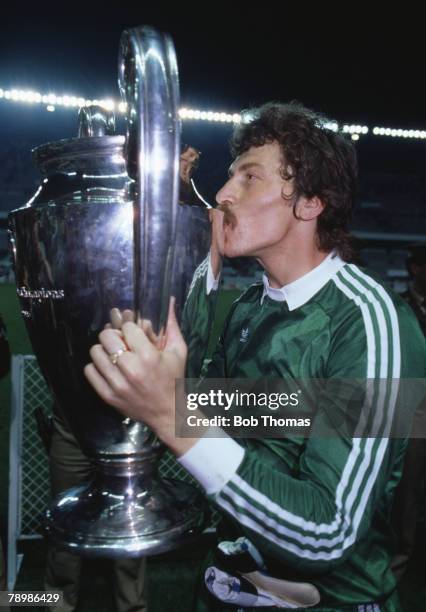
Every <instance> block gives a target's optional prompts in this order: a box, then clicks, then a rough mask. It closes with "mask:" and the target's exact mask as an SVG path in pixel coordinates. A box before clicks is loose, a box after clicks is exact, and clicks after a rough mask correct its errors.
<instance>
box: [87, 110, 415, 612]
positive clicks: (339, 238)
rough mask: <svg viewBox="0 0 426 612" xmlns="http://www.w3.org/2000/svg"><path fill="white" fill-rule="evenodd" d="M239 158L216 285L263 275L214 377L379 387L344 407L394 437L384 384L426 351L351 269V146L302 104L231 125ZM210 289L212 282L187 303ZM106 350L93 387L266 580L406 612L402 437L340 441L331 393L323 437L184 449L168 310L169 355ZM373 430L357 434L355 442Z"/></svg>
mask: <svg viewBox="0 0 426 612" xmlns="http://www.w3.org/2000/svg"><path fill="white" fill-rule="evenodd" d="M233 153H234V156H235V160H234V162H233V164H232V165H231V168H230V178H229V180H228V181H227V183H226V184H225V185H224V186H223V187H222V189H221V190H220V191H219V193H218V194H217V201H218V203H219V208H220V210H221V211H222V213H223V219H222V224H220V223H219V227H216V238H215V241H214V244H215V245H216V249H214V250H213V252H212V258H211V267H212V269H211V270H210V276H216V273H217V270H218V267H219V263H220V257H219V256H220V255H221V254H224V255H226V256H228V257H237V256H239V257H241V256H251V257H256V258H257V260H258V261H259V262H260V263H261V265H262V266H263V268H264V270H265V277H264V281H263V283H260V284H256V285H253V286H252V287H250V288H249V289H248V290H247V291H246V292H245V293H244V294H243V295H242V297H241V298H240V299H239V300H237V302H236V303H235V304H234V305H233V308H232V310H231V313H230V315H229V316H228V319H227V322H226V324H225V327H224V331H223V334H222V337H221V339H220V342H219V346H218V348H217V350H216V352H215V355H214V356H213V359H212V362H211V364H210V365H209V367H208V371H207V376H212V377H227V378H246V377H247V378H253V379H255V378H256V379H259V378H262V377H264V378H268V377H277V376H278V377H282V378H283V379H290V380H296V379H300V378H312V379H318V378H322V379H339V380H340V379H361V380H364V381H365V383H366V387H367V382H368V380H373V382H374V388H373V392H372V393H371V394H370V393H369V392H368V390H367V391H366V393H365V399H364V401H363V403H362V404H361V405H356V406H351V409H352V410H355V411H358V415H359V423H360V427H361V424H362V418H361V417H363V413H364V410H367V409H368V410H369V411H371V414H372V415H373V417H374V421H375V423H376V425H377V426H378V431H380V432H382V433H384V435H386V434H387V433H388V431H389V423H390V422H391V421H392V419H393V416H394V411H395V410H396V405H395V402H396V397H395V395H393V394H391V395H390V396H389V395H387V396H383V394H382V392H381V390H380V389H379V388H378V384H377V383H378V381H380V380H382V379H391V380H392V379H394V380H395V379H396V380H397V379H399V378H400V377H402V376H408V373H409V375H410V376H418V377H420V376H424V366H425V364H424V345H423V342H422V339H421V337H420V335H419V330H418V326H417V324H416V321H415V319H414V317H413V316H412V314H411V313H410V310H409V308H408V307H407V305H406V304H405V303H404V301H403V300H401V299H399V298H398V297H397V296H395V295H391V294H390V293H388V292H387V291H386V290H385V289H384V287H382V285H381V284H380V283H379V282H378V281H376V280H375V279H373V278H372V277H371V276H370V275H368V274H367V273H366V272H365V271H363V270H360V269H359V268H358V267H356V266H354V265H351V264H349V263H346V261H347V260H348V259H349V257H350V255H351V249H350V243H349V236H348V233H347V224H348V220H349V217H350V214H351V212H352V208H353V203H354V189H355V182H356V159H355V153H354V150H353V148H352V146H351V144H350V143H349V142H347V141H346V140H344V139H343V138H342V137H341V136H340V135H339V134H336V133H335V132H333V131H331V130H329V129H327V128H326V127H325V120H324V119H323V118H322V117H319V116H318V115H316V114H315V113H313V112H311V111H309V110H307V109H305V108H303V107H301V106H299V105H297V104H289V105H281V104H268V105H265V106H264V107H262V108H260V109H259V110H258V111H257V112H256V114H255V116H254V119H253V120H252V121H251V122H250V123H247V124H242V125H241V126H240V127H239V128H238V129H237V130H236V133H235V135H234V139H233ZM217 214H218V215H220V213H217ZM216 225H217V217H216ZM210 284H211V283H210ZM204 288H205V289H206V293H207V292H208V290H209V289H210V287H208V286H207V273H206V275H205V277H204V278H199V279H198V283H196V287H194V288H193V295H194V296H195V297H196V298H197V297H199V295H200V291H201V292H202V291H203V290H204ZM197 292H198V293H197ZM195 322H196V317H194V324H195ZM243 330H244V334H243V333H242V331H243ZM407 338H409V342H410V346H409V350H408V341H407ZM100 342H101V344H100V345H96V346H95V347H93V348H92V350H91V357H92V360H93V363H92V364H89V365H88V366H87V367H86V376H87V378H88V379H89V381H90V382H91V384H92V385H93V386H94V388H95V389H96V390H97V392H98V393H99V394H100V395H101V397H102V398H103V399H104V400H105V401H106V402H107V403H108V404H111V405H113V406H115V407H117V408H118V409H119V410H120V411H121V412H122V413H124V414H125V415H126V416H129V417H130V418H133V419H140V420H143V421H144V422H145V423H146V424H147V425H149V426H150V427H151V428H152V429H153V430H154V431H155V432H156V434H157V435H158V437H159V438H160V439H162V440H163V442H164V443H165V444H166V445H167V446H168V447H169V448H170V449H171V450H172V451H173V452H174V453H175V454H176V455H177V457H178V458H179V461H180V463H181V464H182V465H183V466H184V467H185V468H186V469H187V470H188V471H189V472H190V473H191V474H192V475H193V476H194V477H195V478H196V479H197V480H198V481H199V482H200V484H201V485H202V486H203V488H204V490H205V492H206V495H207V496H208V497H209V499H210V500H211V501H212V502H213V503H214V504H215V505H216V506H217V508H218V509H219V510H220V511H221V512H222V513H223V515H224V517H226V518H227V519H229V521H230V523H231V524H232V525H233V527H234V529H236V531H237V533H238V535H244V536H246V537H247V538H248V539H249V540H250V542H251V543H252V544H254V545H255V546H256V547H257V549H258V550H259V551H260V553H261V555H262V557H263V559H264V562H265V565H266V568H267V570H268V572H269V573H270V574H272V575H273V576H275V577H277V578H281V579H285V578H290V579H293V580H297V581H300V582H309V583H311V584H313V585H314V586H315V587H316V589H317V590H318V591H319V593H320V597H321V602H320V604H319V605H318V606H317V608H316V609H318V610H358V611H362V610H367V609H368V610H371V609H374V610H375V611H376V612H377V610H387V611H390V610H397V609H398V602H397V597H396V595H395V593H394V588H395V581H394V578H393V576H392V573H391V572H390V570H389V562H390V551H389V544H388V536H389V532H388V528H389V516H388V515H389V510H390V505H391V498H392V493H393V490H394V487H395V485H396V482H397V480H398V478H399V476H400V468H401V459H402V456H403V451H404V442H403V441H397V440H389V439H388V438H387V437H384V438H374V437H354V438H352V437H349V436H348V435H347V434H346V435H345V434H344V433H342V432H341V431H340V430H339V427H338V426H336V425H335V423H334V421H333V413H332V412H330V409H329V407H330V405H332V404H333V403H335V401H334V400H335V398H333V397H329V396H327V395H326V396H325V397H319V398H318V407H317V408H318V411H317V420H318V422H319V423H320V424H321V425H322V427H323V431H324V428H325V429H327V428H328V431H329V433H330V434H331V435H328V436H327V437H320V436H315V435H314V436H311V437H310V438H309V439H304V438H300V437H297V438H296V437H288V438H286V439H280V440H269V439H263V440H244V441H243V440H241V441H240V443H237V442H236V441H235V440H233V439H231V438H229V437H226V436H222V437H218V438H215V437H212V434H211V432H210V431H209V432H208V433H207V434H206V435H205V436H204V437H202V438H201V439H195V438H178V437H176V436H175V433H174V418H175V400H176V401H177V402H180V401H181V398H180V397H177V398H175V379H176V378H182V377H183V376H184V372H185V362H186V356H187V348H186V344H185V342H184V341H183V338H182V336H181V334H180V331H179V328H178V326H177V323H176V320H175V318H174V314H173V309H171V311H170V316H169V322H168V328H167V339H166V345H165V347H164V349H163V350H159V349H158V348H157V347H156V346H154V344H153V343H152V342H150V340H149V339H148V338H147V336H146V335H145V334H144V333H143V331H142V330H141V329H140V328H139V327H138V326H136V325H134V324H132V323H126V324H125V325H123V328H122V335H119V334H117V332H112V331H105V332H102V334H101V335H100ZM117 353H119V354H120V357H119V359H118V361H117V364H116V366H113V365H112V362H111V359H110V356H111V355H115V354H117ZM150 381H151V382H150ZM152 381H155V384H152ZM334 427H335V430H334ZM367 433H368V430H365V429H363V428H362V427H361V429H360V435H362V434H364V435H366V434H367ZM333 434H334V435H333ZM205 599H206V602H205V603H206V605H208V606H215V603H214V602H213V600H212V599H211V598H210V599H209V598H208V597H207V596H206V597H205ZM204 609H206V608H204ZM210 609H223V608H221V607H216V608H214V607H211V608H210Z"/></svg>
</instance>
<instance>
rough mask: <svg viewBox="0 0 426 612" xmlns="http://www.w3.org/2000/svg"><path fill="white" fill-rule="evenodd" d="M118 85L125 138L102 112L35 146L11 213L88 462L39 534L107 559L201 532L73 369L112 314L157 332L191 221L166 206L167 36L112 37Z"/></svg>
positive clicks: (47, 347) (192, 510)
mask: <svg viewBox="0 0 426 612" xmlns="http://www.w3.org/2000/svg"><path fill="white" fill-rule="evenodd" d="M119 84H120V89H121V91H122V94H123V97H124V101H125V103H126V105H127V111H126V114H127V126H128V133H127V137H126V138H125V137H124V136H120V135H114V119H113V116H112V114H111V113H108V112H106V111H105V110H103V109H101V108H98V107H96V108H86V109H83V110H82V111H81V112H80V125H79V137H78V138H71V139H68V140H61V141H59V142H53V143H48V144H45V145H43V146H40V147H38V148H37V149H35V151H34V153H33V156H34V161H35V163H36V165H37V166H38V168H39V170H40V172H41V174H42V177H43V181H42V183H41V186H40V188H39V189H38V190H37V192H36V194H35V195H34V197H33V198H32V199H31V200H30V201H29V202H28V204H27V205H26V206H25V207H23V208H21V209H19V210H16V211H13V212H12V213H11V215H10V229H11V245H12V251H13V257H14V264H15V273H16V281H17V287H18V289H17V290H18V295H19V298H20V303H21V308H22V314H23V316H24V318H25V321H26V324H27V329H28V332H29V335H30V338H31V341H32V345H33V348H34V352H35V353H36V355H37V358H38V361H39V364H40V367H41V369H42V372H43V374H44V376H45V378H46V380H47V382H48V384H49V387H50V389H51V391H52V393H53V396H54V401H55V406H56V410H58V411H59V412H60V414H61V416H62V417H63V418H64V419H65V420H66V422H67V423H68V424H69V426H70V428H71V430H72V431H73V433H74V435H75V437H76V438H77V440H78V441H79V444H80V446H81V448H82V450H83V451H84V453H85V454H86V455H87V456H88V457H89V458H90V459H92V460H93V463H94V466H95V469H94V476H93V479H92V480H91V482H88V483H86V484H84V485H82V486H79V487H75V488H73V489H70V490H68V491H66V492H65V493H63V494H62V495H61V496H60V497H59V498H57V499H55V500H54V501H53V503H52V506H51V508H50V510H49V511H48V513H47V518H46V525H47V529H48V532H49V534H50V536H51V538H52V539H53V540H54V541H55V542H56V543H57V544H59V545H61V546H64V547H65V548H68V549H70V550H75V551H76V552H79V553H84V554H88V555H103V556H109V557H122V556H140V555H150V554H155V553H159V552H163V551H166V550H170V549H173V548H176V547H177V546H179V545H180V544H182V543H184V542H187V541H188V539H189V538H192V537H194V536H195V535H196V534H197V533H198V532H199V531H200V529H201V528H202V525H203V510H204V502H203V500H202V497H201V495H200V493H199V491H198V490H197V489H195V488H194V487H193V486H191V485H189V484H187V483H183V482H180V481H173V480H168V479H160V477H159V476H158V473H157V467H158V463H159V460H160V457H161V453H162V451H163V448H162V446H161V445H160V444H159V442H158V440H157V439H156V438H155V436H154V435H153V433H152V432H151V431H150V430H149V429H148V428H147V427H146V426H144V425H143V424H141V423H135V422H133V421H131V420H129V419H125V418H123V417H122V416H121V415H119V414H118V413H117V412H116V411H115V410H114V409H113V408H111V407H110V406H107V405H105V404H104V403H103V402H102V401H101V400H100V399H99V398H98V396H97V395H96V394H95V393H94V391H93V390H92V389H91V387H90V386H89V385H88V383H87V382H86V380H85V377H84V374H83V368H84V366H85V365H86V364H87V363H88V362H89V361H90V357H89V349H90V347H91V346H92V345H93V344H95V343H96V342H97V336H98V334H99V332H100V331H101V330H102V329H103V327H104V325H105V324H106V323H107V322H108V321H109V316H110V310H111V308H113V307H117V308H119V309H120V310H123V309H131V310H133V311H134V312H135V313H137V314H139V315H141V316H142V317H144V318H147V319H150V320H151V322H152V324H153V327H154V330H155V331H156V332H158V331H159V330H160V329H161V328H162V327H163V326H164V324H165V320H166V315H167V308H168V302H169V297H170V293H171V283H172V278H171V277H172V269H175V270H177V269H179V267H181V262H177V260H176V257H174V255H175V253H174V245H175V244H180V249H181V253H182V248H184V250H185V249H186V251H185V252H188V249H187V248H186V247H185V245H183V241H182V232H184V234H185V235H186V236H187V237H188V240H190V236H189V234H188V219H190V218H191V219H192V216H193V215H192V213H191V210H194V211H196V215H195V217H197V215H198V216H199V214H200V210H201V209H199V208H197V207H189V208H188V209H187V210H185V212H184V211H183V210H181V209H183V208H185V209H186V207H183V206H179V158H180V132H179V130H180V126H179V119H178V104H179V85H178V72H177V64H176V57H175V52H174V47H173V43H172V41H171V39H170V38H169V37H168V36H167V35H164V34H162V33H160V32H158V31H156V30H154V29H152V28H149V27H141V28H135V29H131V30H128V31H125V32H124V33H123V35H122V38H121V48H120V58H119ZM188 211H189V212H188ZM182 215H183V216H184V217H185V218H186V222H185V227H184V228H181V231H179V227H178V225H179V224H178V225H177V223H176V221H177V218H178V217H179V216H182ZM202 215H205V211H202ZM197 224H198V225H199V223H198V221H197V219H196V223H195V226H197ZM206 224H207V225H208V222H205V223H204V225H203V224H202V225H203V227H204V239H205V237H206V232H205V226H206ZM196 244H197V245H198V247H197V249H195V251H194V249H192V250H191V252H192V260H191V261H190V262H189V264H188V263H187V264H186V276H187V277H188V278H185V279H182V278H178V279H177V278H176V277H175V278H174V280H173V283H174V286H175V289H176V290H177V291H180V292H181V295H180V296H178V297H179V300H178V301H180V302H181V304H182V301H183V291H184V288H185V287H186V286H187V283H188V281H189V280H190V276H191V274H192V272H193V269H194V267H195V265H196V263H197V261H196V258H197V256H198V257H199V256H200V254H201V252H202V250H203V249H204V250H205V248H206V245H205V242H204V245H203V246H201V245H200V240H199V237H198V238H197V240H196ZM182 245H183V246H182ZM194 253H195V259H194ZM204 254H205V252H204ZM152 384H153V385H154V384H156V381H155V380H152Z"/></svg>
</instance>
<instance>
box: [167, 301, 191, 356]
mask: <svg viewBox="0 0 426 612" xmlns="http://www.w3.org/2000/svg"><path fill="white" fill-rule="evenodd" d="M175 305H176V298H175V297H171V298H170V304H169V315H168V319H167V328H166V345H165V350H173V351H175V352H176V353H177V355H178V356H179V357H181V358H182V359H186V353H187V347H186V344H185V340H184V339H183V336H182V333H181V331H180V327H179V323H178V322H177V319H176V313H175Z"/></svg>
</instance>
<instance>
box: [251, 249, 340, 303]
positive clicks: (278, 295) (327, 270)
mask: <svg viewBox="0 0 426 612" xmlns="http://www.w3.org/2000/svg"><path fill="white" fill-rule="evenodd" d="M344 265H345V262H344V261H343V260H342V259H341V258H340V257H339V255H337V253H336V252H334V251H333V252H331V253H330V254H329V255H327V257H326V258H325V259H324V261H322V262H321V263H320V264H319V266H316V267H315V268H313V270H311V271H310V272H308V273H307V274H304V275H303V276H301V277H300V278H298V279H296V280H295V281H293V282H292V283H289V284H288V285H284V287H280V288H279V289H275V288H274V287H270V285H269V280H268V277H267V276H266V274H264V275H263V294H262V297H261V298H260V303H261V304H263V300H264V299H265V296H266V295H267V296H268V297H270V298H271V300H275V301H277V302H287V305H288V309H289V310H294V309H295V308H299V306H303V304H306V302H308V301H309V300H310V299H311V298H312V297H313V296H314V295H315V294H316V293H318V291H319V290H320V289H322V288H323V287H324V285H325V284H326V283H327V282H328V281H329V280H330V278H332V277H333V276H334V275H335V274H336V273H337V272H338V271H339V270H340V269H341V268H343V266H344Z"/></svg>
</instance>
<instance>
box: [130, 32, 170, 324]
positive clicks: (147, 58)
mask: <svg viewBox="0 0 426 612" xmlns="http://www.w3.org/2000/svg"><path fill="white" fill-rule="evenodd" d="M119 87H120V91H121V95H122V98H123V100H124V102H125V103H126V105H127V108H126V116H127V140H126V158H127V172H128V175H129V178H130V183H129V190H130V199H132V200H133V202H134V312H135V317H137V316H138V315H139V316H142V317H143V318H147V319H150V320H151V322H152V324H153V327H154V330H155V331H156V332H157V333H158V332H159V331H160V328H161V327H162V326H163V325H164V324H165V321H166V317H167V310H168V302H169V296H170V282H171V278H170V276H171V266H172V254H173V244H174V237H175V226H176V215H177V203H178V197H179V155H180V123H179V77H178V68H177V61H176V54H175V50H174V45H173V41H172V39H171V38H170V37H169V36H168V35H166V34H164V33H162V32H158V31H157V30H155V29H153V28H151V27H148V26H142V27H139V28H133V29H129V30H125V31H124V32H123V34H122V36H121V40H120V52H119Z"/></svg>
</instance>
